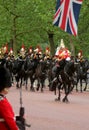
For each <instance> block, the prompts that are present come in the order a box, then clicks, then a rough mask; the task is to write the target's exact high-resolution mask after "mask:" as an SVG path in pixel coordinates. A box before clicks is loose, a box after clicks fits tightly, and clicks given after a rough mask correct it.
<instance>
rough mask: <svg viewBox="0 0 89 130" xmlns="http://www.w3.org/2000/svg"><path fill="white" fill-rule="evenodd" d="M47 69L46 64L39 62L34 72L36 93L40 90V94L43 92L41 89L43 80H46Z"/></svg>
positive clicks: (43, 85) (42, 61)
mask: <svg viewBox="0 0 89 130" xmlns="http://www.w3.org/2000/svg"><path fill="white" fill-rule="evenodd" d="M47 69H48V65H47V62H46V61H44V60H41V61H40V62H39V64H38V66H37V68H36V71H35V78H36V80H37V88H36V90H37V91H39V89H40V88H41V92H43V88H44V87H45V80H46V78H47Z"/></svg>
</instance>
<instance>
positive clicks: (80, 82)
mask: <svg viewBox="0 0 89 130" xmlns="http://www.w3.org/2000/svg"><path fill="white" fill-rule="evenodd" d="M80 92H82V79H80Z"/></svg>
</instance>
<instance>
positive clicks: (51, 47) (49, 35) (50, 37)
mask: <svg viewBox="0 0 89 130" xmlns="http://www.w3.org/2000/svg"><path fill="white" fill-rule="evenodd" d="M53 35H54V34H53V33H52V32H51V33H50V32H48V37H49V43H50V52H51V56H54V54H55V45H54V40H53Z"/></svg>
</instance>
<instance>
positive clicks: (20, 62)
mask: <svg viewBox="0 0 89 130" xmlns="http://www.w3.org/2000/svg"><path fill="white" fill-rule="evenodd" d="M12 73H13V76H15V80H16V82H17V84H16V87H17V88H20V87H22V82H23V80H24V76H25V70H24V59H19V58H18V59H15V60H14V61H13V69H12ZM19 82H20V84H19Z"/></svg>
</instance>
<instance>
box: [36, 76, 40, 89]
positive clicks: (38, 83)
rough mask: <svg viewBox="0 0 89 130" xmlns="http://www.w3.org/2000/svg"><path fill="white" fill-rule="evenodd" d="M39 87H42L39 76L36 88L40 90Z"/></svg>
mask: <svg viewBox="0 0 89 130" xmlns="http://www.w3.org/2000/svg"><path fill="white" fill-rule="evenodd" d="M39 88H40V81H39V78H38V79H37V88H36V90H37V91H39Z"/></svg>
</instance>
